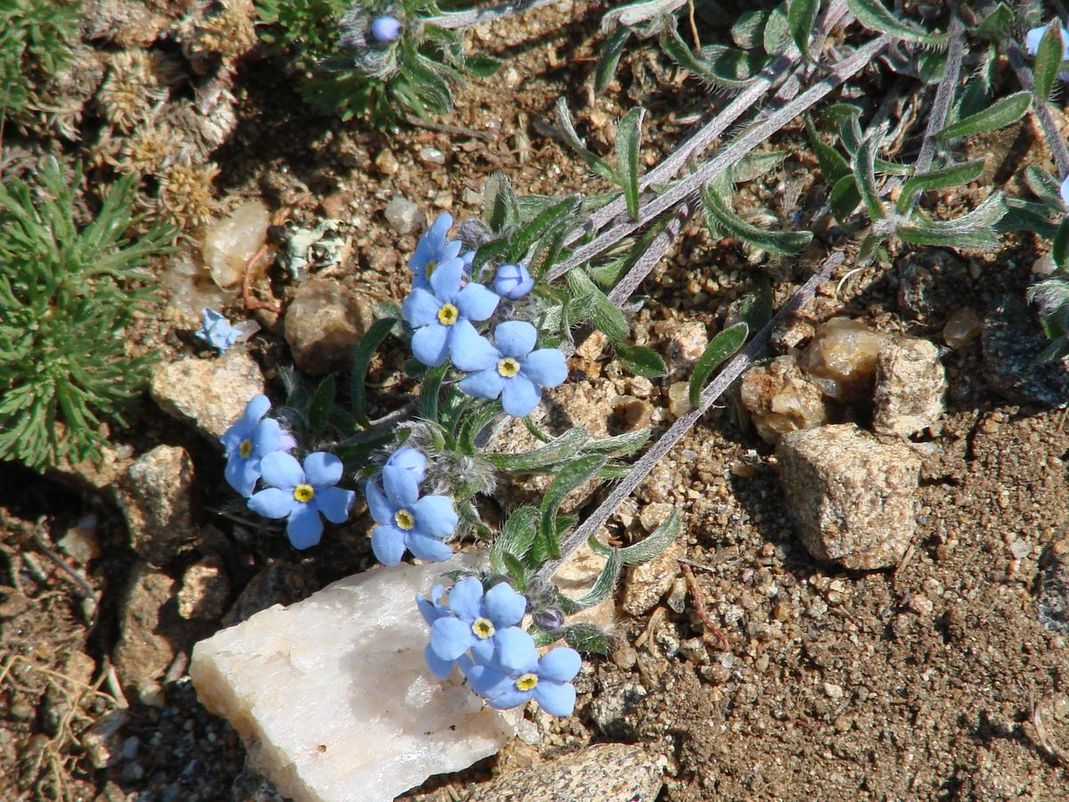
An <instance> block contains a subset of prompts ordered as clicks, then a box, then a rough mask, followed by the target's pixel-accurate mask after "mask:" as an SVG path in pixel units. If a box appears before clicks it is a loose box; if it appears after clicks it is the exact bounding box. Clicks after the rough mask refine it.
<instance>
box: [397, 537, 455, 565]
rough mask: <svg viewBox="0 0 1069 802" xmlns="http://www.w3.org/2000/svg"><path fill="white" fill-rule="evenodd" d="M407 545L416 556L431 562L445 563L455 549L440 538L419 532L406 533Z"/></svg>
mask: <svg viewBox="0 0 1069 802" xmlns="http://www.w3.org/2000/svg"><path fill="white" fill-rule="evenodd" d="M405 545H406V546H407V547H408V550H409V551H410V552H412V555H413V556H414V557H419V559H421V560H428V561H429V562H435V563H444V562H445V561H446V560H448V559H449V558H450V557H452V556H453V550H452V549H451V548H449V546H447V545H445V543H443V542H442V541H440V540H435V539H434V538H433V537H426V536H425V535H421V534H420V533H419V532H414V531H413V532H408V533H406V534H405Z"/></svg>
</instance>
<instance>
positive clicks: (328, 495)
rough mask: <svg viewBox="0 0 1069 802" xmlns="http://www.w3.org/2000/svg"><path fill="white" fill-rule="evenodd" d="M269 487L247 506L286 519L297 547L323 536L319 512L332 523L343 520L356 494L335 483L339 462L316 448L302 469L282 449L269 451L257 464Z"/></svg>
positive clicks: (307, 546) (300, 547)
mask: <svg viewBox="0 0 1069 802" xmlns="http://www.w3.org/2000/svg"><path fill="white" fill-rule="evenodd" d="M260 468H261V471H262V473H263V480H264V482H266V483H267V484H268V485H270V487H268V488H267V489H266V490H261V491H260V492H259V493H257V494H255V495H254V496H253V497H252V498H250V499H249V502H248V503H249V509H251V510H252V511H253V512H257V513H259V514H260V515H262V516H264V517H265V518H287V519H288V521H287V522H286V535H287V536H288V537H289V540H290V543H291V544H292V545H293V547H294V548H296V549H307V548H309V547H311V546H314V545H316V544H317V543H318V542H319V539H320V537H322V535H323V521H322V520H320V517H319V516H320V515H322V516H323V517H324V518H326V519H327V520H328V521H330V522H331V523H335V524H340V523H345V520H346V519H347V518H348V517H349V510H350V509H351V508H352V506H353V500H354V499H355V498H356V493H354V492H353V491H352V490H345V489H343V488H340V487H335V485H336V484H337V483H338V482H339V481H341V475H342V462H341V460H340V459H338V458H337V457H335V456H334V455H333V454H327V453H326V452H324V451H316V452H313V453H311V454H309V455H308V456H307V457H305V458H304V465H303V468H302V466H301V464H300V463H298V462H297V460H296V459H294V458H293V457H291V456H290V455H289V454H286V453H285V452H282V451H276V452H275V453H274V454H268V455H267V456H266V457H264V458H263V460H262V461H261V463H260Z"/></svg>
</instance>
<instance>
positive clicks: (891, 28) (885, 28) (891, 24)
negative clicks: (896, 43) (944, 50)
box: [847, 0, 948, 47]
mask: <svg viewBox="0 0 1069 802" xmlns="http://www.w3.org/2000/svg"><path fill="white" fill-rule="evenodd" d="M847 7H848V8H849V9H850V13H851V14H853V15H854V16H855V17H857V21H858V22H860V23H861V24H862V25H864V26H865V27H866V28H870V29H872V30H874V31H878V32H879V33H885V34H887V35H888V36H893V37H895V38H896V39H903V40H905V41H907V42H915V43H916V44H920V45H929V46H934V47H943V46H945V45H946V44H947V41H948V39H947V35H946V34H945V33H940V34H933V33H929V32H928V31H926V30H924V28H922V27H920V26H919V25H916V24H915V23H913V22H907V21H906V20H901V19H899V18H898V17H896V16H895V15H894V14H892V13H891V12H890V11H888V9H887V7H886V6H884V4H883V3H881V2H880V0H847Z"/></svg>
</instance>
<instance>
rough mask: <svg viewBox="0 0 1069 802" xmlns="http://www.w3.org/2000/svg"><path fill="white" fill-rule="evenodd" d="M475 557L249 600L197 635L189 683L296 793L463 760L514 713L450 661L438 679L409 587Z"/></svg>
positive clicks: (398, 789)
mask: <svg viewBox="0 0 1069 802" xmlns="http://www.w3.org/2000/svg"><path fill="white" fill-rule="evenodd" d="M478 559H481V557H480V556H479V555H467V556H464V557H459V558H456V559H454V560H453V561H451V562H449V563H437V564H432V565H422V566H413V565H404V564H402V565H399V566H396V567H394V568H382V567H380V568H375V569H372V570H371V571H368V572H366V573H363V574H358V575H356V576H352V577H349V578H347V579H343V580H341V581H339V582H335V583H334V584H333V585H330V586H329V587H327V588H324V589H323V590H321V591H319V592H318V593H316V594H314V595H313V596H311V597H309V598H308V599H305V600H304V601H302V602H298V603H297V604H293V605H291V606H289V607H285V608H284V607H281V606H280V605H276V606H275V607H272V608H270V609H268V610H264V611H262V612H260V613H257V614H256V615H254V616H253V617H252V618H250V619H248V620H247V621H245V622H243V623H241V624H238V625H237V626H234V627H231V628H229V629H225V630H223V631H221V632H219V633H217V634H216V635H214V636H213V637H211V638H209V639H207V640H204V641H201V642H200V643H198V644H197V646H196V648H195V649H194V650H193V662H192V666H191V669H190V674H191V675H192V678H193V684H194V685H195V687H196V689H197V695H198V696H199V697H200V700H201V702H202V703H203V704H204V705H205V707H207V708H208V709H209V710H210V711H212V712H213V713H216V714H217V715H220V716H222V717H223V718H226V719H227V720H228V721H229V722H230V723H231V724H233V725H234V727H235V729H237V731H238V732H239V733H240V734H241V737H242V738H243V739H244V741H245V745H246V748H247V750H248V753H249V757H250V759H251V760H252V761H253V763H254V764H255V765H256V766H257V768H259V769H260V770H261V771H262V772H263V773H264V774H265V775H266V776H267V777H268V778H269V779H271V780H272V781H273V782H274V783H275V785H276V786H278V789H279V790H280V791H281V792H282V793H283V794H285V795H287V796H289V797H292V798H293V799H294V800H295V802H378V801H379V800H383V802H385V801H386V800H392V799H393V798H394V797H395V796H397V795H398V794H401V793H403V792H404V791H407V790H408V789H410V788H413V787H415V786H418V785H420V784H421V783H422V782H423V781H424V780H426V779H427V777H429V776H430V775H432V774H440V773H445V772H452V771H459V770H461V769H464V768H467V767H468V766H470V765H471V764H472V763H474V762H476V761H477V760H481V759H482V758H484V757H487V756H489V755H492V754H494V753H496V752H497V751H498V750H499V749H500V748H501V747H502V746H503V745H504V744H505V743H506V742H508V741H509V740H510V739H511V738H512V737H513V736H514V735H515V734H517V730H518V728H519V727H520V726H521V725H523V724H524V722H523V719H522V716H521V715H520V713H519V712H518V711H508V712H505V713H502V712H498V711H495V710H492V709H491V708H489V707H486V706H485V705H484V704H483V702H482V700H480V699H479V698H478V697H476V696H475V695H474V694H473V693H472V692H471V691H470V690H469V689H468V688H467V687H466V686H464V685H463V684H462V681H461V678H460V674H459V672H456V671H454V672H453V675H452V677H451V678H450V679H449V680H448V681H446V682H445V683H442V682H439V680H437V679H435V677H434V676H433V675H432V674H431V673H430V672H429V671H427V668H426V666H425V664H424V660H423V650H424V647H425V646H426V644H427V632H428V628H427V625H426V623H425V622H424V621H423V618H422V617H421V616H420V614H419V611H418V610H417V608H416V605H415V601H414V599H415V596H416V594H417V593H423V594H427V593H428V592H429V590H430V588H431V586H432V585H433V584H435V583H438V582H443V580H442V579H441V578H440V575H441V574H442V573H443V572H445V571H450V570H456V569H458V568H463V567H465V566H471V565H474V564H476V560H478ZM444 583H445V584H446V585H447V586H448V584H449V583H448V581H445V582H444Z"/></svg>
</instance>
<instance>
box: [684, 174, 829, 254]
mask: <svg viewBox="0 0 1069 802" xmlns="http://www.w3.org/2000/svg"><path fill="white" fill-rule="evenodd" d="M701 197H702V208H703V209H704V210H705V221H706V224H707V225H708V226H709V230H710V231H711V232H713V233H714V234H719V233H721V232H726V233H727V234H729V235H730V236H733V237H738V238H739V239H741V240H742V241H743V242H745V243H747V244H749V245H752V246H753V247H755V248H760V249H761V250H763V251H770V252H771V253H779V254H788V255H789V254H795V253H799V252H800V251H802V250H804V249H805V247H806V246H807V245H808V244H809V243H810V241H812V239H813V234H812V233H811V232H809V231H767V230H765V229H763V228H758V227H757V226H755V225H753V224H752V223H748V222H746V221H745V220H743V219H742V218H741V217H739V216H738V215H737V214H735V212H733V211H731V210H730V209H729V208H728V207H727V204H725V203H724V201H723V200H722V199H721V198H720V196H719V195H718V194H717V193H716V192H715V191H714V190H713V189H712V187H711V186H709V185H706V186H705V187H703V188H702V193H701Z"/></svg>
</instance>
